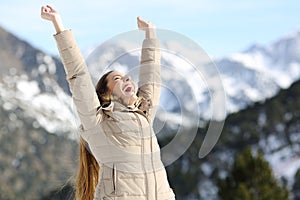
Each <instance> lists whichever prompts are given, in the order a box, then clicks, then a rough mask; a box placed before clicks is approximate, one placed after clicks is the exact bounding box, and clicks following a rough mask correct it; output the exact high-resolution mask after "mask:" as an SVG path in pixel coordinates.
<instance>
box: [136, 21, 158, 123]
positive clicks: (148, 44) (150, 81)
mask: <svg viewBox="0 0 300 200" xmlns="http://www.w3.org/2000/svg"><path fill="white" fill-rule="evenodd" d="M137 23H138V28H139V29H141V30H144V31H145V36H146V39H145V40H144V41H143V46H142V55H141V65H140V72H139V83H138V87H139V90H138V95H139V96H142V97H143V98H144V99H145V100H146V101H147V103H149V104H150V109H149V117H150V118H152V119H154V117H155V113H156V110H157V107H158V104H159V98H160V89H161V77H160V49H159V47H160V45H159V41H158V40H157V39H156V30H155V26H154V25H153V24H152V23H150V22H147V21H145V20H143V19H142V18H141V17H138V18H137Z"/></svg>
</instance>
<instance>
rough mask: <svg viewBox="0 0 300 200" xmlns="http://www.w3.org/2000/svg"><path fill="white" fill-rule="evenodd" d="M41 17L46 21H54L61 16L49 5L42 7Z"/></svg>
mask: <svg viewBox="0 0 300 200" xmlns="http://www.w3.org/2000/svg"><path fill="white" fill-rule="evenodd" d="M41 17H42V18H43V19H45V20H49V21H52V22H53V21H54V20H56V19H57V18H58V17H60V16H59V13H58V12H57V11H56V10H55V9H54V8H52V7H51V6H49V5H46V6H42V8H41Z"/></svg>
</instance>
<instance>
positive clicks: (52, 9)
mask: <svg viewBox="0 0 300 200" xmlns="http://www.w3.org/2000/svg"><path fill="white" fill-rule="evenodd" d="M47 7H48V8H49V9H50V10H51V11H55V9H54V8H53V7H52V6H50V5H47Z"/></svg>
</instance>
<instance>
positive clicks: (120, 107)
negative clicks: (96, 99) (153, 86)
mask: <svg viewBox="0 0 300 200" xmlns="http://www.w3.org/2000/svg"><path fill="white" fill-rule="evenodd" d="M141 103H142V98H138V99H137V100H136V102H135V103H134V105H132V106H125V105H124V104H122V103H120V102H119V101H111V102H110V104H109V105H108V106H106V107H102V106H101V108H100V109H101V110H103V111H104V112H113V111H137V110H139V109H138V108H139V106H140V105H141Z"/></svg>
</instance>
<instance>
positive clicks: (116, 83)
mask: <svg viewBox="0 0 300 200" xmlns="http://www.w3.org/2000/svg"><path fill="white" fill-rule="evenodd" d="M106 80H107V88H108V90H109V92H110V93H111V94H113V95H115V96H117V97H118V98H121V99H123V100H126V99H128V98H131V97H135V96H136V92H135V84H134V83H133V81H132V80H131V78H130V77H129V76H127V75H124V74H122V73H121V72H117V71H113V72H111V73H110V74H109V75H108V76H107V77H106Z"/></svg>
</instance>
